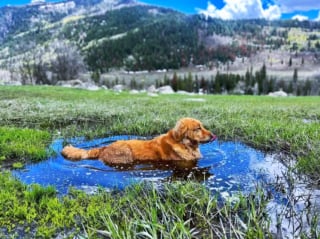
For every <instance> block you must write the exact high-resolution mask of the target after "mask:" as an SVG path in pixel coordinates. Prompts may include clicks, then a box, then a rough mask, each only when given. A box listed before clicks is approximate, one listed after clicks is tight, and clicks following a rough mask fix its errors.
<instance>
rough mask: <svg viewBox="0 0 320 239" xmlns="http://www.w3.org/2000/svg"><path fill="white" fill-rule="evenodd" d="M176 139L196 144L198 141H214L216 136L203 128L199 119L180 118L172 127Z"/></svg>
mask: <svg viewBox="0 0 320 239" xmlns="http://www.w3.org/2000/svg"><path fill="white" fill-rule="evenodd" d="M173 137H174V139H175V140H176V141H178V142H182V143H185V144H189V145H194V146H197V145H198V144H199V143H207V142H211V141H214V140H215V139H216V138H217V136H215V135H214V134H212V133H211V132H210V131H209V130H207V129H205V128H204V127H203V125H202V123H201V122H200V121H199V120H196V119H192V118H182V119H180V120H179V121H178V122H177V124H176V126H175V127H174V128H173Z"/></svg>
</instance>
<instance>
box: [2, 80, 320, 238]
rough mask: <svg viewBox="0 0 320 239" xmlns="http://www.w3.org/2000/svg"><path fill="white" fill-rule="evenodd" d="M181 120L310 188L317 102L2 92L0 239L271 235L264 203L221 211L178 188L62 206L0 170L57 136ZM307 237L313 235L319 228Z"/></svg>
mask: <svg viewBox="0 0 320 239" xmlns="http://www.w3.org/2000/svg"><path fill="white" fill-rule="evenodd" d="M199 98H201V100H199ZM186 116H187V117H194V118H197V119H199V120H201V121H202V122H204V124H205V126H206V127H207V128H209V129H210V130H211V131H213V132H214V133H215V134H217V135H218V137H219V139H220V140H235V141H241V142H244V143H247V144H250V145H252V146H254V147H256V148H259V149H262V150H267V151H275V152H280V151H281V152H284V153H286V154H289V155H291V156H293V157H295V158H296V160H297V167H298V169H299V170H300V171H301V173H304V174H306V175H308V176H310V177H311V178H312V179H314V180H317V179H319V177H320V158H319V155H320V98H319V97H288V98H272V97H267V96H266V97H255V96H220V95H208V96H205V95H203V96H190V95H159V96H158V97H150V96H148V95H147V94H129V93H127V92H123V93H121V94H118V93H114V92H111V91H104V90H101V91H95V92H92V91H86V90H80V89H67V88H60V87H49V86H43V87H40V86H37V87H31V86H24V87H9V86H0V164H1V166H2V168H3V170H2V171H3V173H2V174H1V177H0V198H1V199H0V200H1V202H0V204H1V205H3V208H4V210H2V212H0V228H5V230H1V229H0V236H1V233H4V235H7V234H9V235H16V236H17V237H18V235H19V234H20V235H21V234H28V233H30V234H31V235H37V236H39V237H43V238H52V236H53V235H56V234H57V233H59V232H60V233H67V235H68V236H70V238H71V237H72V233H73V234H77V233H82V234H83V235H87V236H88V237H90V238H137V237H138V238H192V237H194V238H208V237H210V238H214V237H213V236H215V237H217V238H224V236H226V235H229V234H230V235H233V237H234V238H236V237H238V238H268V237H270V235H269V234H268V221H267V219H266V218H265V213H264V205H265V200H266V198H265V197H264V196H261V197H256V198H255V199H252V200H251V201H250V200H248V203H247V199H244V198H243V199H242V200H240V201H239V204H236V205H223V206H219V205H218V204H217V200H216V199H213V198H212V197H210V195H208V192H207V191H206V190H205V189H204V188H203V186H201V185H200V184H197V183H193V182H180V183H179V182H177V183H173V184H172V185H168V186H167V187H165V188H164V189H163V190H162V191H160V192H158V191H157V190H155V189H154V188H152V187H151V188H149V189H148V190H142V189H141V187H143V186H141V185H138V186H136V187H132V188H130V189H128V190H126V191H125V192H120V193H116V192H114V193H104V192H101V193H99V194H98V195H95V196H87V195H84V194H82V193H79V192H73V193H70V195H68V196H66V197H64V198H62V199H61V198H60V199H59V198H57V197H56V195H55V191H54V189H52V188H50V187H49V188H41V187H38V186H25V185H22V184H21V183H19V182H17V181H16V180H14V179H13V178H12V177H11V176H10V174H8V173H5V170H4V168H7V167H8V165H13V164H15V165H17V163H22V164H24V163H25V162H26V161H27V160H40V159H43V158H45V154H46V153H48V152H46V146H47V145H49V144H50V143H51V142H52V140H53V139H56V138H61V137H62V138H70V137H74V136H85V137H88V138H95V137H104V136H109V135H116V134H135V135H144V136H150V135H157V134H161V133H163V132H165V131H167V130H168V129H170V128H171V127H173V126H174V124H175V122H176V121H177V119H179V118H181V117H186ZM19 166H21V165H19ZM147 187H149V186H147ZM141 190H142V191H143V192H144V193H141ZM164 195H165V196H164ZM164 198H165V199H164ZM257 200H259V202H257ZM130 205H131V206H130ZM253 208H255V210H252V209H253ZM133 209H135V210H133ZM164 212H165V215H164ZM132 221H135V222H134V223H133V222H132ZM173 222H174V223H173ZM244 225H246V226H244ZM17 228H20V230H21V231H19V230H17ZM21 228H23V229H21ZM313 233H314V234H313V235H318V234H317V233H318V232H317V231H316V229H314V232H313ZM211 236H212V237H211Z"/></svg>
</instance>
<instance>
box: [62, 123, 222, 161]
mask: <svg viewBox="0 0 320 239" xmlns="http://www.w3.org/2000/svg"><path fill="white" fill-rule="evenodd" d="M216 138H217V137H216V136H215V135H214V134H212V133H211V132H210V131H208V130H207V129H205V128H204V127H203V125H202V123H201V122H200V121H198V120H196V119H192V118H182V119H180V120H179V121H178V122H177V123H176V125H175V127H174V128H173V129H171V130H169V131H168V132H167V133H166V134H162V135H160V136H158V137H156V138H154V139H151V140H119V141H116V142H114V143H112V144H110V145H107V146H104V147H100V148H93V149H90V150H84V149H79V148H75V147H73V146H71V145H70V146H66V147H64V148H63V150H62V155H63V156H64V157H66V158H67V159H70V160H74V161H78V160H82V159H99V160H101V161H102V162H104V163H106V164H110V165H118V164H131V163H136V162H142V161H149V162H150V161H176V160H185V161H192V160H197V159H199V158H201V153H200V150H199V144H201V143H208V142H212V141H214V140H215V139H216Z"/></svg>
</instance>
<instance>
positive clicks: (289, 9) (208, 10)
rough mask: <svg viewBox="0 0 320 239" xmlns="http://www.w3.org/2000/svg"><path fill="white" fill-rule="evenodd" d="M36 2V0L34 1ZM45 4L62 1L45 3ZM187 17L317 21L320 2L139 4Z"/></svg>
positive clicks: (3, 0) (18, 0)
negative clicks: (184, 14) (164, 8)
mask: <svg viewBox="0 0 320 239" xmlns="http://www.w3.org/2000/svg"><path fill="white" fill-rule="evenodd" d="M30 1H31V0H0V6H5V5H21V4H28V3H30ZM34 1H36V0H34ZM46 1H47V2H53V1H61V0H46ZM140 1H141V2H144V3H149V4H153V5H158V6H162V7H169V8H173V9H176V10H178V11H181V12H185V13H188V14H194V13H202V14H204V15H206V16H208V17H209V16H211V17H219V18H222V19H242V18H246V19H248V18H267V19H291V18H295V19H298V20H305V19H309V20H320V0H184V1H182V0H179V1H173V0H140Z"/></svg>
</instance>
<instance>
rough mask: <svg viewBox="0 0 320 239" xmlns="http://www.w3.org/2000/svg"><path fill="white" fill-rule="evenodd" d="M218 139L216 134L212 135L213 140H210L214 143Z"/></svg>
mask: <svg viewBox="0 0 320 239" xmlns="http://www.w3.org/2000/svg"><path fill="white" fill-rule="evenodd" d="M216 139H217V136H216V135H215V134H212V133H211V139H210V142H213V141H215V140H216Z"/></svg>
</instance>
